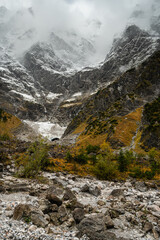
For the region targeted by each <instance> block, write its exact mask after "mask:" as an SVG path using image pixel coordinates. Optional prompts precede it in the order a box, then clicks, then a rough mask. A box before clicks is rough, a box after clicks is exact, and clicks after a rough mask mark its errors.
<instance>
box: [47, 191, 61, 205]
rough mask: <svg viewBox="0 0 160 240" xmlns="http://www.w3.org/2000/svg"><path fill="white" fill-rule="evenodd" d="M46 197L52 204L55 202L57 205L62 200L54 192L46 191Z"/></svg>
mask: <svg viewBox="0 0 160 240" xmlns="http://www.w3.org/2000/svg"><path fill="white" fill-rule="evenodd" d="M46 199H48V200H49V201H50V202H51V203H52V204H56V205H57V206H61V205H62V200H61V199H60V198H58V197H57V196H56V195H55V194H54V193H48V194H47V196H46Z"/></svg>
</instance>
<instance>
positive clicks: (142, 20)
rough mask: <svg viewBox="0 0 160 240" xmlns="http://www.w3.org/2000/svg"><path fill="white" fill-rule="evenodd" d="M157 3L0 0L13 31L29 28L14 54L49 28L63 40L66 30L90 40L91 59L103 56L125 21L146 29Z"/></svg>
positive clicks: (153, 0) (139, 0)
mask: <svg viewBox="0 0 160 240" xmlns="http://www.w3.org/2000/svg"><path fill="white" fill-rule="evenodd" d="M153 4H156V7H154V6H153ZM157 5H158V6H159V5H160V3H159V1H157V0H130V1H128V0H101V1H98V0H92V1H91V0H60V1H58V0H54V1H53V0H47V1H45V0H16V1H13V0H0V6H5V7H6V8H8V9H9V12H8V15H9V16H10V21H11V22H12V24H13V25H14V26H15V25H16V29H15V31H17V30H18V31H20V30H21V33H22V34H23V33H25V32H27V31H31V30H32V33H31V32H30V34H31V35H32V38H30V40H29V41H28V40H27V41H25V40H24V41H23V42H22V41H21V42H19V41H17V40H16V41H15V45H16V53H17V54H19V53H21V52H22V51H24V50H26V49H27V48H28V47H30V46H31V45H33V43H35V42H37V41H44V40H45V39H47V38H48V35H49V34H50V32H54V33H56V34H58V36H60V37H62V38H63V39H64V40H66V38H68V32H69V33H72V34H78V36H81V37H83V38H85V39H87V40H89V41H91V42H92V44H93V46H94V48H95V49H96V54H95V55H94V57H93V56H92V57H91V62H92V63H96V62H99V61H103V60H104V58H105V56H106V53H107V52H108V51H109V50H110V47H111V44H112V41H113V38H114V37H115V34H116V36H118V34H120V33H121V32H122V30H123V29H124V28H125V26H126V25H127V24H128V23H133V22H134V23H136V24H137V25H139V26H140V27H141V28H143V29H149V28H150V23H151V19H152V17H153V16H155V15H157V14H158V12H159V9H160V8H158V7H157ZM27 8H30V11H26V10H25V9H27ZM22 9H23V14H22ZM17 11H19V12H18V14H17V15H18V16H16V17H15V13H16V12H17ZM22 15H23V16H22ZM11 16H12V17H11ZM3 21H4V18H3ZM6 21H8V18H7V17H6ZM33 29H34V30H35V31H33ZM66 33H67V34H66ZM67 40H68V39H67Z"/></svg>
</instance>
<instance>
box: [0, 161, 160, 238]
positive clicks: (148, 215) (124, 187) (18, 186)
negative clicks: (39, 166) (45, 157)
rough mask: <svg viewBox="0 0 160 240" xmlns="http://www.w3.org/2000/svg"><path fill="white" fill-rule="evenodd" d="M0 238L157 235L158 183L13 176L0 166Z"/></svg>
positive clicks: (47, 175)
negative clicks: (38, 178) (43, 181)
mask: <svg viewBox="0 0 160 240" xmlns="http://www.w3.org/2000/svg"><path fill="white" fill-rule="evenodd" d="M0 171H1V174H0V175H1V177H0V239H5V240H8V239H15V240H22V239H28V240H32V239H42V240H45V239H46V240H48V239H52V240H62V239H66V240H67V239H68V240H79V239H81V240H89V239H90V240H140V239H142V240H153V239H160V191H159V185H160V184H159V183H158V182H138V181H135V180H133V179H128V180H127V181H125V182H109V181H99V180H96V179H94V178H92V177H86V178H81V177H78V176H73V175H69V174H67V173H47V172H45V173H43V176H44V177H45V179H46V180H47V181H46V182H45V183H43V184H42V183H38V182H37V181H36V180H26V179H17V178H15V177H13V173H14V164H12V165H11V166H7V167H6V169H3V166H2V165H1V166H0Z"/></svg>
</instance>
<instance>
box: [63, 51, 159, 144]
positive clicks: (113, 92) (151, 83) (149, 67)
mask: <svg viewBox="0 0 160 240" xmlns="http://www.w3.org/2000/svg"><path fill="white" fill-rule="evenodd" d="M159 59H160V52H159V51H158V52H155V53H154V54H153V55H152V56H151V57H149V58H148V59H147V60H146V61H144V62H143V63H142V64H141V65H140V66H139V67H138V68H137V69H136V68H132V69H130V70H128V71H127V72H126V73H124V74H123V75H122V76H121V77H120V78H118V79H117V80H116V81H114V82H113V83H112V84H110V85H109V86H108V87H107V88H104V89H102V90H99V91H98V92H97V93H96V94H95V95H93V96H92V97H91V98H90V99H89V100H88V101H87V102H86V103H85V105H84V107H83V109H82V110H81V111H80V112H79V114H78V115H77V116H76V117H75V119H73V121H72V122H71V123H70V125H69V126H68V128H67V130H66V132H65V135H67V134H70V133H72V132H74V131H75V130H76V129H77V128H78V127H79V126H80V125H81V124H84V123H85V124H86V127H85V131H84V132H83V134H85V135H87V134H89V135H90V134H91V135H95V136H96V135H103V134H104V135H105V136H106V137H105V138H106V140H107V141H109V142H110V143H111V144H112V146H113V147H115V148H116V147H118V146H121V147H122V146H126V145H127V144H131V140H132V138H131V139H130V141H129V143H128V142H127V144H126V142H125V143H124V141H121V139H120V138H121V137H120V135H123V132H124V129H123V128H122V127H124V128H125V129H126V128H127V122H126V124H124V126H121V124H120V122H125V117H124V118H123V116H126V118H128V119H130V120H131V119H132V120H133V118H134V117H135V116H134V117H133V116H132V117H131V115H129V116H128V114H131V113H134V111H137V109H140V108H142V109H143V106H144V105H145V104H146V102H151V101H152V100H154V99H155V98H157V97H158V96H159V94H160V90H159V89H160V79H159V77H160V72H159V66H160V61H159ZM157 104H158V103H157ZM149 106H150V105H149ZM156 107H157V105H156ZM146 109H147V106H145V110H144V116H146V112H147V110H146ZM150 109H152V107H150ZM138 111H139V110H138ZM142 111H143V110H142ZM157 111H158V110H157ZM148 114H149V113H148ZM156 114H158V113H157V112H156ZM135 115H136V116H137V113H136V112H135ZM151 116H152V114H151ZM151 116H150V117H151ZM150 117H149V116H148V115H147V119H148V121H151V120H150ZM152 117H153V116H152ZM153 118H154V117H153ZM144 119H145V117H144ZM137 121H139V124H140V122H141V113H140V112H139V118H137ZM157 121H159V120H155V123H154V124H158V122H157ZM151 122H152V121H151ZM132 123H133V122H132ZM132 126H133V124H132ZM129 128H130V127H129V126H128V129H129ZM138 128H139V126H138V125H137V127H135V129H132V136H134V134H136V130H137V129H138ZM118 130H119V131H120V132H119V137H117V135H118V133H117V134H116V131H118ZM155 132H156V131H155ZM126 134H129V132H128V133H127V132H126ZM148 134H149V133H148ZM157 134H158V133H155V134H154V133H153V135H154V136H152V137H153V138H154V140H153V141H152V143H153V142H154V143H153V144H151V146H156V147H157V144H156V141H157V140H156V139H157V137H158V138H159V135H158V136H157ZM152 137H151V138H152ZM142 138H143V137H142ZM146 141H147V140H146ZM147 145H149V141H148V143H147ZM151 146H150V147H151Z"/></svg>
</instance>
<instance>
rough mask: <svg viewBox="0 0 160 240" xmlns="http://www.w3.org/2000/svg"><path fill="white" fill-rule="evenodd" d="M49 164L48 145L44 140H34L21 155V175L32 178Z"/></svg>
mask: <svg viewBox="0 0 160 240" xmlns="http://www.w3.org/2000/svg"><path fill="white" fill-rule="evenodd" d="M48 165H49V158H48V146H47V144H46V143H45V142H44V140H42V139H40V140H39V141H36V142H34V143H33V144H31V145H30V147H29V149H28V150H27V151H26V153H25V154H24V156H23V167H24V168H23V170H22V171H21V172H20V173H19V175H20V176H21V177H26V178H34V177H36V176H37V175H38V174H39V172H40V171H41V170H45V169H46V167H47V166H48Z"/></svg>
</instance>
